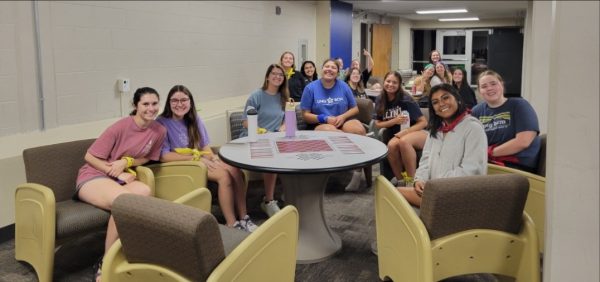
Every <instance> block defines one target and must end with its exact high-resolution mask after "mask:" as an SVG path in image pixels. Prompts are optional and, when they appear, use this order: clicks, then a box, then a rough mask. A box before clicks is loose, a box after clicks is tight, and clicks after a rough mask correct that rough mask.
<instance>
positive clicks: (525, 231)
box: [375, 175, 540, 282]
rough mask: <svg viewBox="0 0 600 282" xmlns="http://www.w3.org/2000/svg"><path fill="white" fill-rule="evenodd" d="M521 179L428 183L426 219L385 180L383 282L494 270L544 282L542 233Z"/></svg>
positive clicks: (380, 238)
mask: <svg viewBox="0 0 600 282" xmlns="http://www.w3.org/2000/svg"><path fill="white" fill-rule="evenodd" d="M527 184H528V183H527V180H526V179H525V178H523V177H522V176H519V175H494V176H470V177H457V178H446V179H437V180H431V181H429V182H428V183H427V186H426V189H425V192H424V195H423V202H422V205H421V214H420V216H418V215H417V214H416V213H415V211H414V210H413V208H412V207H411V206H410V204H409V203H408V202H407V201H406V200H405V199H404V197H402V196H401V194H400V193H399V192H398V191H397V189H396V188H395V187H394V186H393V185H392V184H391V183H390V182H389V181H388V180H386V179H385V178H384V177H383V176H378V177H377V178H376V188H375V216H376V229H377V249H378V256H379V258H378V260H379V261H378V263H379V277H380V279H382V280H386V279H392V280H393V281H419V282H430V281H439V280H442V279H445V278H449V277H454V276H457V275H463V274H470V273H494V274H502V275H506V276H511V277H515V278H516V281H527V282H530V281H540V266H539V259H538V248H537V246H538V245H537V236H536V234H535V230H534V225H533V222H532V221H531V219H530V218H529V216H528V215H527V213H525V212H523V205H524V203H525V200H526V195H527Z"/></svg>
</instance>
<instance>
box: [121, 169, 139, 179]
mask: <svg viewBox="0 0 600 282" xmlns="http://www.w3.org/2000/svg"><path fill="white" fill-rule="evenodd" d="M124 172H128V173H131V174H132V175H133V176H135V177H137V172H135V170H133V169H131V168H126V169H125V171H124Z"/></svg>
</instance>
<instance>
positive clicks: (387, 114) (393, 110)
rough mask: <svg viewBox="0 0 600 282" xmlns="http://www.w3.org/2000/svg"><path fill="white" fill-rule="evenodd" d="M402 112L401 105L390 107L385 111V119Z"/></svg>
mask: <svg viewBox="0 0 600 282" xmlns="http://www.w3.org/2000/svg"><path fill="white" fill-rule="evenodd" d="M400 113H402V108H400V106H396V107H394V108H389V109H387V111H385V114H384V115H383V120H390V119H393V118H395V117H397V116H398V115H400Z"/></svg>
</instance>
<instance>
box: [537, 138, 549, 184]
mask: <svg viewBox="0 0 600 282" xmlns="http://www.w3.org/2000/svg"><path fill="white" fill-rule="evenodd" d="M546 139H547V136H546V134H541V135H540V153H539V155H538V164H537V170H536V173H535V174H537V175H540V176H543V177H546Z"/></svg>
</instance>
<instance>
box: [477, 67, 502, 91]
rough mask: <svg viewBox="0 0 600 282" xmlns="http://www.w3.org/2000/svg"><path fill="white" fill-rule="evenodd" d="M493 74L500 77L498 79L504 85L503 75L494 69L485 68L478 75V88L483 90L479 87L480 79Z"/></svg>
mask: <svg viewBox="0 0 600 282" xmlns="http://www.w3.org/2000/svg"><path fill="white" fill-rule="evenodd" d="M488 75H491V76H493V77H495V78H496V79H498V81H500V83H502V85H504V80H503V79H502V76H500V75H499V74H498V73H497V72H495V71H493V70H484V71H483V72H481V73H480V74H479V75H478V76H477V90H478V91H481V90H480V89H479V87H480V84H479V81H480V80H481V79H482V78H483V77H484V76H488Z"/></svg>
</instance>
